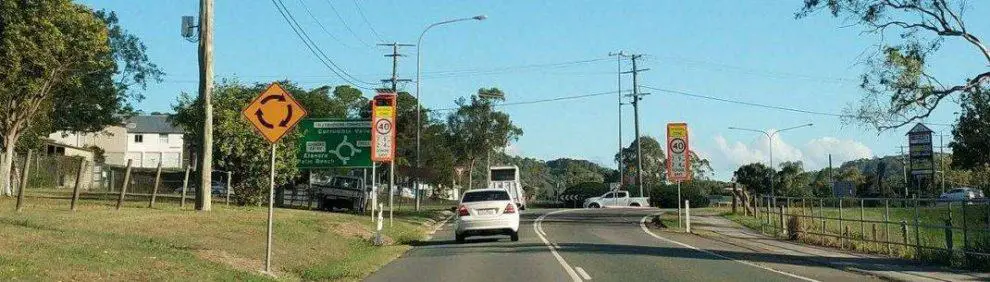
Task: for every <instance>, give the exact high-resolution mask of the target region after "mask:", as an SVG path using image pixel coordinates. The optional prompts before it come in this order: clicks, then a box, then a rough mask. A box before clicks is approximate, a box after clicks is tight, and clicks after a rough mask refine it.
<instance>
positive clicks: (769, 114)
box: [82, 0, 990, 179]
mask: <svg viewBox="0 0 990 282" xmlns="http://www.w3.org/2000/svg"><path fill="white" fill-rule="evenodd" d="M282 1H283V2H284V3H285V5H286V6H288V9H289V11H290V12H291V13H292V14H293V15H294V16H295V18H296V19H297V20H298V21H299V22H300V24H302V25H303V27H304V29H305V30H306V31H307V33H308V34H309V35H310V37H312V38H313V40H314V41H316V42H317V43H318V44H319V46H320V48H322V49H323V50H324V51H325V52H326V53H327V54H328V56H330V57H331V58H332V59H333V60H334V62H335V63H337V64H338V65H340V66H341V67H343V68H344V69H345V70H346V71H347V72H348V73H350V74H352V75H354V76H356V77H358V78H360V79H361V80H364V81H372V82H374V81H378V80H379V79H382V78H386V76H387V75H388V73H389V72H390V70H391V62H390V60H389V58H386V57H383V54H385V53H387V52H390V50H389V49H387V48H383V47H377V46H374V44H375V43H381V42H392V41H396V42H399V43H415V41H416V38H417V37H418V36H419V33H420V32H421V31H422V30H423V28H425V27H426V26H427V25H429V24H430V23H434V22H438V21H443V20H447V19H452V18H460V17H470V16H474V15H479V14H484V15H487V16H488V19H487V20H485V21H481V22H477V21H468V22H460V23H455V24H451V25H446V26H441V27H437V28H434V29H432V30H430V31H429V33H428V34H427V35H426V37H425V39H424V42H423V46H422V48H423V49H422V53H423V64H422V67H423V72H424V78H423V80H422V90H421V91H422V92H421V94H422V100H423V103H424V104H425V105H427V106H428V107H432V108H447V107H451V106H452V105H453V101H454V99H456V98H457V97H461V96H467V95H470V94H472V93H474V92H475V91H477V89H478V88H481V87H499V88H501V89H502V90H503V91H505V92H506V93H507V98H508V102H524V101H530V100H538V99H546V98H554V97H561V96H573V95H582V94H592V93H601V92H608V91H615V90H616V74H615V71H616V62H615V60H614V59H610V58H609V57H608V53H609V52H616V51H619V50H623V51H625V52H627V53H638V54H645V56H644V57H645V58H644V59H643V60H642V64H641V66H642V67H644V68H650V70H649V71H646V72H643V73H642V74H641V76H640V78H639V79H640V83H641V85H644V86H649V87H654V88H663V89H671V90H679V91H684V92H689V93H693V94H700V95H707V96H714V97H719V98H725V99H734V100H742V101H747V102H753V103H763V104H770V105H777V106H786V107H793V108H800V109H804V110H811V111H818V112H829V113H839V112H841V111H842V109H843V108H844V107H847V106H848V105H851V104H854V103H856V101H858V99H859V98H860V97H861V96H862V95H863V92H862V91H861V90H859V88H858V87H857V86H856V83H857V82H856V79H857V77H858V75H859V74H860V73H861V72H862V71H863V66H862V64H860V62H861V60H862V58H863V54H865V53H869V52H871V51H872V50H874V49H875V47H874V45H875V44H876V43H877V40H878V38H877V37H876V36H872V35H863V34H861V30H860V29H859V28H857V27H845V28H841V27H840V26H842V25H844V24H843V23H842V22H841V21H840V20H838V19H834V18H831V17H828V16H825V15H816V16H812V17H810V18H805V19H800V20H796V19H794V13H795V11H797V10H798V9H799V8H800V5H801V3H800V2H801V1H730V0H724V1H486V2H482V1H371V0H302V1H300V0H282ZM82 2H83V3H85V4H87V5H89V6H91V7H94V8H97V9H109V10H113V11H116V12H117V13H118V15H119V17H120V20H121V22H122V23H123V25H124V26H125V28H127V29H128V30H129V31H130V32H131V33H134V34H136V35H137V36H139V37H140V38H141V39H142V40H143V41H144V42H145V43H146V44H147V45H148V55H149V56H150V57H151V59H152V60H153V61H154V62H155V63H157V64H158V65H159V66H161V67H162V69H163V70H164V71H165V72H166V73H167V74H168V76H167V77H166V79H165V81H163V82H162V83H160V84H156V85H152V86H150V87H149V88H148V90H147V92H146V93H145V96H146V97H147V98H146V99H145V100H143V101H141V102H139V103H137V106H138V108H139V109H142V110H144V111H146V112H152V111H170V109H171V105H172V104H174V103H175V101H176V97H177V96H178V95H179V93H181V92H189V93H195V91H196V86H197V84H196V83H197V61H196V44H195V43H190V42H187V41H185V40H184V39H182V38H181V37H180V31H179V26H180V17H181V16H183V15H197V14H198V12H197V11H198V1H194V0H181V1H141V2H140V4H135V2H134V1H122V0H86V1H82ZM981 4H982V3H981ZM215 5H216V7H215V9H216V15H215V16H216V24H215V28H216V31H215V32H216V34H215V53H214V54H215V60H216V65H215V72H216V75H217V76H218V78H238V79H239V80H241V81H246V82H255V81H257V82H268V81H273V80H278V79H291V80H294V81H299V82H301V84H302V85H304V86H306V87H315V86H319V85H323V84H329V85H338V84H343V83H344V82H343V81H342V80H340V79H339V78H337V77H335V76H333V74H332V73H331V72H330V71H329V70H328V69H327V68H326V67H325V66H323V65H322V64H321V63H319V61H317V60H316V58H315V57H314V56H313V55H312V54H311V53H310V52H309V51H308V50H307V49H306V48H305V46H304V45H303V44H302V42H301V41H300V39H298V38H297V37H296V35H295V34H294V33H293V32H292V30H291V29H290V28H289V26H288V25H287V24H286V23H285V21H284V20H283V19H282V18H281V16H280V15H279V13H278V12H277V10H276V9H275V6H274V4H272V2H271V1H269V0H243V1H242V0H237V1H235V0H216V4H215ZM306 8H308V9H309V10H310V12H311V13H312V14H313V15H314V16H315V17H316V18H318V19H319V22H320V23H322V24H323V26H324V27H325V29H326V31H327V32H324V30H323V28H321V27H320V26H319V25H318V24H317V22H316V21H315V20H314V19H313V17H310V16H309V14H308V13H307V11H306ZM359 9H360V10H359ZM335 10H336V13H335ZM361 12H363V13H364V15H365V17H366V18H367V22H366V21H365V20H364V18H362V16H361ZM987 13H988V8H987V7H986V6H981V7H971V9H969V10H968V11H967V14H966V15H968V16H969V17H968V18H969V22H967V24H968V26H970V27H971V28H972V29H975V30H976V33H977V34H978V35H984V36H985V35H986V34H981V32H984V33H985V32H986V31H987V29H978V28H973V27H988V26H990V20H988V19H986V18H984V19H977V18H976V16H975V15H979V14H987ZM337 14H339V18H338V16H337ZM369 24H370V25H369ZM372 29H374V31H372ZM376 32H377V33H376ZM984 38H985V37H984ZM402 53H405V54H407V55H409V56H408V57H404V58H402V60H401V61H400V66H399V68H400V76H401V77H404V78H413V77H414V76H415V71H416V68H415V67H416V64H415V48H414V47H407V49H404V50H403V52H402ZM978 56H979V54H978V53H976V51H974V50H972V49H971V48H970V47H969V46H966V45H965V44H962V43H960V41H958V40H950V41H947V42H946V43H945V45H944V49H943V50H942V51H941V52H940V53H939V54H938V55H937V56H935V57H934V58H933V61H932V63H931V67H933V68H934V71H935V73H936V74H937V75H939V76H940V78H941V79H942V81H943V82H946V81H951V82H954V83H955V82H958V81H961V80H962V79H963V78H964V77H965V75H966V74H971V73H974V72H975V71H979V70H983V69H985V67H986V66H985V63H984V62H983V61H982V60H979V58H980V57H978ZM596 59H599V60H596ZM575 61H589V62H584V63H571V64H563V65H556V66H553V67H546V66H544V67H528V68H527V67H521V66H530V65H544V64H554V63H562V62H575ZM623 68H624V69H626V70H628V68H629V65H628V63H624V64H623ZM493 69H496V70H498V71H493ZM461 70H483V71H475V72H449V71H461ZM443 72H446V73H443ZM623 84H624V86H623V87H624V89H626V90H628V89H629V85H630V77H628V76H626V77H624V78H623ZM414 87H415V86H414V85H413V84H407V85H404V89H405V90H408V91H410V92H412V91H413V90H414ZM649 92H652V95H649V96H646V97H645V99H644V100H643V102H642V103H641V108H640V120H641V130H642V134H644V135H651V136H655V137H658V138H661V140H662V139H663V138H665V137H664V136H665V135H664V134H665V130H666V129H665V124H666V123H668V122H687V123H688V124H689V127H690V134H691V146H692V149H693V150H695V151H697V152H699V153H700V154H701V155H702V156H703V157H705V158H708V159H710V160H711V161H712V163H713V166H714V168H715V169H716V172H717V174H716V178H719V179H728V178H730V177H731V172H732V171H733V170H734V169H735V168H736V167H737V166H738V165H739V164H742V163H747V162H752V161H764V162H765V161H766V160H767V157H768V156H767V155H768V149H767V147H768V146H767V145H768V144H767V141H766V138H765V137H762V135H756V134H752V133H749V132H742V131H733V130H729V129H728V127H730V126H736V127H748V128H757V129H773V128H785V127H790V126H793V125H798V124H803V123H814V124H815V126H814V127H810V128H803V129H798V130H794V131H789V132H786V133H783V134H781V135H780V136H779V138H778V139H775V142H774V152H773V153H774V155H775V160H776V161H777V162H778V163H779V162H780V161H782V160H802V161H804V162H805V164H806V168H809V169H815V168H820V167H823V166H826V165H827V161H826V160H827V156H828V154H829V153H831V154H833V159H834V161H835V163H836V164H839V163H841V162H842V161H845V160H849V159H853V158H859V157H869V156H882V155H888V154H893V153H896V152H897V151H898V150H899V149H898V146H901V145H903V144H904V143H905V137H904V133H905V132H906V130H907V128H904V129H899V130H892V131H888V132H882V133H878V132H876V131H875V130H872V129H868V128H864V127H861V126H856V125H847V124H843V123H842V122H841V121H840V120H839V119H838V118H835V117H829V116H819V115H809V114H803V113H794V112H786V111H778V110H769V109H765V108H757V107H751V106H745V105H738V104H730V103H724V102H718V101H712V100H706V99H699V98H693V97H687V96H683V95H675V94H670V93H664V92H659V91H652V90H650V91H649ZM365 94H366V95H369V96H370V95H371V93H369V92H366V93H365ZM616 103H617V97H616V96H614V95H604V96H594V97H590V98H585V99H576V100H567V101H558V102H553V103H540V104H527V105H517V106H507V107H505V108H504V110H505V111H507V112H508V113H509V114H510V115H511V116H512V118H513V120H514V121H515V122H516V123H517V125H519V126H520V127H522V128H523V130H524V131H525V134H524V135H523V136H522V137H521V138H520V139H519V141H518V142H516V143H514V144H512V146H511V148H509V150H510V151H511V152H513V153H516V154H520V155H525V156H531V157H536V158H541V159H553V158H559V157H570V158H581V159H589V160H592V161H595V162H598V163H602V164H606V165H609V166H613V167H614V162H613V161H611V159H612V155H613V154H614V153H615V152H616V150H617V144H616V142H617V140H616V138H617V137H616V127H617V106H616ZM957 110H958V106H957V105H954V104H947V106H945V107H944V108H943V109H940V110H939V111H937V112H936V114H935V115H934V116H933V117H932V118H930V119H929V121H930V122H935V123H952V122H953V120H954V116H953V112H955V111H957ZM623 119H624V121H623V126H624V128H623V133H624V137H623V138H624V142H629V141H630V140H632V139H633V133H632V131H633V130H632V108H630V107H628V106H626V107H625V108H624V109H623ZM933 129H935V130H936V131H944V133H945V134H948V133H949V128H947V127H938V126H933ZM936 142H937V139H936ZM945 142H946V143H948V138H947V139H946V141H945Z"/></svg>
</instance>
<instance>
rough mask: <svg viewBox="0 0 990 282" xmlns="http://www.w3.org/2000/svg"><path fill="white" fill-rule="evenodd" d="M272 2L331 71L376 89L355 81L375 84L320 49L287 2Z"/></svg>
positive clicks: (343, 78) (311, 50)
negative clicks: (361, 77)
mask: <svg viewBox="0 0 990 282" xmlns="http://www.w3.org/2000/svg"><path fill="white" fill-rule="evenodd" d="M272 4H275V8H276V9H278V11H279V14H281V15H282V18H283V19H285V21H286V23H288V24H289V27H290V28H292V31H293V32H294V33H295V34H296V36H297V37H299V39H300V40H302V41H303V44H304V45H306V48H307V49H309V51H310V52H311V53H313V55H314V56H316V58H317V59H318V60H320V62H321V63H323V65H325V66H326V67H327V68H329V69H330V71H331V72H333V73H334V74H335V75H337V77H339V78H340V79H342V80H344V81H345V82H347V83H350V84H352V85H354V86H355V87H358V88H362V89H365V90H374V89H373V88H370V87H366V86H361V85H359V84H358V83H355V82H354V81H357V82H360V83H363V84H366V85H375V84H374V83H369V82H366V81H363V80H361V79H358V78H356V77H354V76H352V75H350V74H348V73H347V72H346V71H344V69H343V68H341V67H340V66H338V65H337V64H336V63H334V62H333V60H332V59H330V57H329V56H327V55H326V53H324V52H323V50H322V49H320V47H319V46H316V43H315V42H313V40H312V39H311V38H310V37H309V34H307V33H306V30H304V29H303V28H302V26H301V25H299V22H297V21H296V20H295V17H293V16H292V12H290V11H289V9H288V8H287V7H285V3H282V1H281V0H272ZM321 55H322V56H321ZM348 78H350V79H348ZM352 80H353V81H352Z"/></svg>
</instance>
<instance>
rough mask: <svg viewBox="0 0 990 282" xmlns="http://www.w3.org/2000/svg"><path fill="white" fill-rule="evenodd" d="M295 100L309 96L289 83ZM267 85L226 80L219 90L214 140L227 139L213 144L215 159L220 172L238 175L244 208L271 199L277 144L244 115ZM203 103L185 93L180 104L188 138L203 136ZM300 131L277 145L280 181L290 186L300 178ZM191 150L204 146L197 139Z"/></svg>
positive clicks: (178, 114) (237, 192) (178, 119)
mask: <svg viewBox="0 0 990 282" xmlns="http://www.w3.org/2000/svg"><path fill="white" fill-rule="evenodd" d="M281 85H282V87H283V88H285V89H286V91H289V93H290V94H292V96H305V94H304V93H306V91H305V90H303V89H301V88H299V87H298V86H296V85H295V84H293V83H291V82H287V81H283V82H281ZM267 86H268V85H265V84H255V85H253V86H248V85H244V84H242V83H239V82H237V81H227V80H224V81H221V82H220V83H219V84H218V85H216V86H215V87H214V90H213V137H214V138H215V139H216V140H223V142H218V143H217V144H214V146H213V155H214V156H216V158H214V159H213V161H214V162H215V164H214V165H215V167H216V169H218V170H226V171H233V172H234V177H233V180H232V181H231V182H232V183H231V184H232V186H233V191H234V198H235V201H236V202H237V203H239V204H258V203H261V202H262V201H264V200H266V199H267V196H266V195H267V191H268V185H269V183H268V181H269V179H268V177H269V169H270V167H269V166H270V163H271V159H270V158H271V155H270V153H269V152H270V150H271V145H269V143H268V141H266V140H265V139H264V138H262V137H261V136H259V135H258V134H257V133H255V129H254V127H253V126H252V125H251V124H250V123H248V121H247V120H245V119H244V118H243V116H242V115H241V110H242V109H244V107H246V106H247V105H248V103H250V102H251V101H252V100H253V99H254V97H255V96H257V95H258V93H261V92H262V91H264V90H265V88H267ZM200 103H201V101H200V100H199V99H195V98H193V97H191V96H189V95H188V94H186V93H183V94H182V95H181V96H180V97H179V100H178V104H177V105H176V106H174V110H175V115H174V116H172V120H173V122H175V123H176V124H177V125H179V126H182V127H183V128H185V129H186V131H187V132H189V133H188V134H189V135H188V136H189V137H190V138H189V139H187V140H201V139H199V138H197V137H198V136H197V135H198V133H196V132H197V131H196V130H195V129H197V128H202V124H203V113H202V111H201V110H200V109H202V106H201V105H200ZM300 135H301V134H300V133H299V132H298V131H297V130H293V131H290V132H289V133H287V134H286V136H285V137H283V138H282V139H281V140H280V141H279V142H278V143H277V145H276V146H277V147H276V148H277V149H276V154H275V172H276V174H275V182H276V183H282V184H286V183H289V182H290V181H291V180H292V179H293V178H294V177H295V176H296V175H297V174H298V168H297V167H296V165H297V163H298V159H297V155H298V150H299V148H298V147H299V146H297V140H298V139H299V137H300ZM191 143H192V144H190V145H191V146H194V147H195V146H198V144H195V141H192V142H191Z"/></svg>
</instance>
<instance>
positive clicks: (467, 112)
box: [446, 88, 523, 186]
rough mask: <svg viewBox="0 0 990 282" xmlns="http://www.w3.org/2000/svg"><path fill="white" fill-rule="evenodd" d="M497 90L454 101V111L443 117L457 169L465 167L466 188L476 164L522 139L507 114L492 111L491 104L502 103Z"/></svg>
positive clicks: (472, 177)
mask: <svg viewBox="0 0 990 282" xmlns="http://www.w3.org/2000/svg"><path fill="white" fill-rule="evenodd" d="M504 97H505V94H504V93H502V91H501V90H499V89H498V88H487V89H486V88H482V89H479V90H478V94H477V95H472V96H471V98H470V99H465V98H460V99H457V101H456V103H457V110H456V111H455V112H453V113H451V114H449V115H448V116H447V134H446V136H447V138H448V140H449V144H450V150H451V151H452V152H454V155H455V156H457V157H458V159H457V160H456V163H457V164H458V165H459V166H464V167H468V170H467V171H468V172H469V173H468V183H469V186H473V184H474V173H473V172H474V171H475V167H476V165H477V162H478V161H479V160H482V159H484V158H485V157H487V155H488V154H489V153H493V151H495V150H496V149H499V148H503V147H505V146H508V145H509V142H511V141H514V140H517V139H518V138H519V136H522V134H523V130H522V129H521V128H519V127H517V126H515V124H513V123H512V120H511V118H509V114H507V113H505V112H501V111H496V110H495V102H498V101H504V100H505V98H504Z"/></svg>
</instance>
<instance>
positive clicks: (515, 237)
mask: <svg viewBox="0 0 990 282" xmlns="http://www.w3.org/2000/svg"><path fill="white" fill-rule="evenodd" d="M509 238H510V239H512V242H517V241H519V231H512V233H509Z"/></svg>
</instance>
